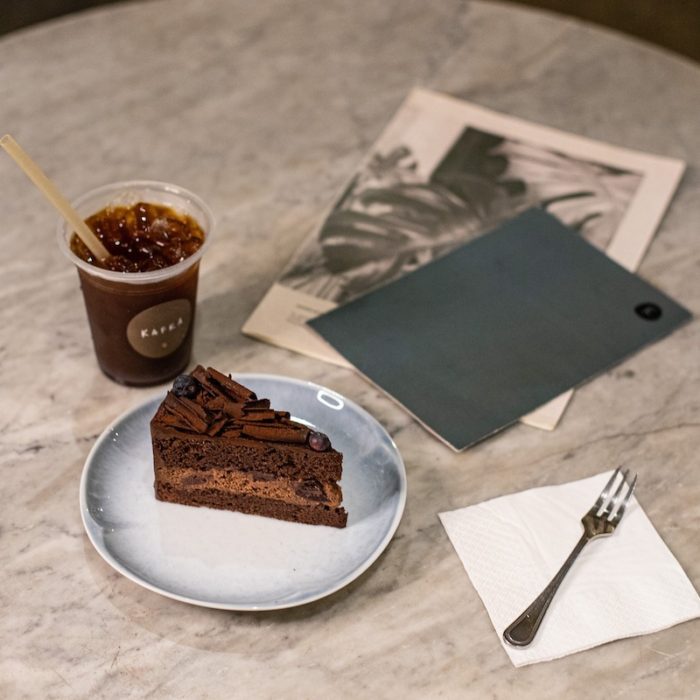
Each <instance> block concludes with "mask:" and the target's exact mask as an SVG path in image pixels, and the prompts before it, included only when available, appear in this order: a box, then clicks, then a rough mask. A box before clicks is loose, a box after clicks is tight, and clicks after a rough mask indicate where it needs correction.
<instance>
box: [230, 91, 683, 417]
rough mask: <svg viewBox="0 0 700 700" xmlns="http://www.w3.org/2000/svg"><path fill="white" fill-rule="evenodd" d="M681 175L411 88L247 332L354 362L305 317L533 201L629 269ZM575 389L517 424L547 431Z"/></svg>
mask: <svg viewBox="0 0 700 700" xmlns="http://www.w3.org/2000/svg"><path fill="white" fill-rule="evenodd" d="M683 170H684V164H683V163H682V162H681V161H679V160H675V159H671V158H664V157H659V156H654V155H649V154H646V153H642V152H639V151H632V150H629V149H624V148H618V147H616V146H611V145H609V144H605V143H601V142H599V141H594V140H591V139H588V138H584V137H581V136H576V135H573V134H568V133H565V132H563V131H559V130H557V129H552V128H550V127H545V126H540V125H537V124H533V123H531V122H527V121H525V120H522V119H519V118H516V117H511V116H507V115H504V114H500V113H498V112H494V111H492V110H489V109H486V108H483V107H479V106H477V105H474V104H470V103H468V102H465V101H463V100H458V99H456V98H453V97H449V96H447V95H443V94H440V93H436V92H432V91H429V90H425V89H415V90H413V91H412V92H411V94H410V95H409V97H408V98H407V99H406V101H405V102H404V103H403V105H402V106H401V107H400V109H399V111H398V112H397V113H396V115H395V116H394V118H393V119H392V121H391V122H390V123H389V125H388V126H387V127H386V129H385V130H384V132H383V133H382V135H381V136H380V137H379V139H378V140H377V142H376V143H375V145H374V146H373V147H372V149H371V150H370V152H369V153H368V155H367V157H366V158H365V159H364V161H363V163H362V164H361V166H360V167H359V168H358V169H357V171H356V172H355V173H354V175H353V176H352V177H351V179H350V181H349V182H348V184H347V185H346V187H345V188H344V189H343V191H342V192H341V194H340V196H339V197H338V198H337V199H336V201H335V202H334V203H333V204H332V206H331V207H330V209H329V210H328V211H327V212H326V213H325V215H323V216H322V217H320V222H319V224H318V225H317V226H316V227H315V228H314V230H313V231H312V232H311V234H310V235H309V237H308V238H307V239H306V240H305V242H304V243H303V244H302V246H301V248H300V249H299V251H298V252H297V254H296V255H295V256H294V258H293V259H292V260H291V261H290V263H289V265H288V266H287V267H286V269H285V270H284V271H283V272H282V275H281V277H280V279H279V280H278V281H277V282H276V283H275V284H274V285H273V286H272V288H271V289H270V290H269V291H268V293H267V294H266V295H265V297H264V298H263V299H262V301H261V302H260V304H259V305H258V306H257V308H256V309H255V311H254V312H253V314H252V315H251V316H250V318H249V319H248V320H247V321H246V323H245V324H244V326H243V329H242V330H243V332H244V333H245V334H247V335H249V336H252V337H254V338H257V339H260V340H263V341H266V342H268V343H272V344H274V345H279V346H282V347H285V348H288V349H291V350H295V351H297V352H300V353H303V354H306V355H310V356H312V357H316V358H318V359H321V360H325V361H327V362H333V363H335V364H338V365H342V366H347V367H349V366H350V364H349V363H348V362H347V361H346V360H345V359H344V358H343V357H342V356H341V355H339V354H338V353H337V352H336V351H335V350H334V349H333V348H331V347H330V346H329V345H328V344H326V343H325V342H324V341H323V340H322V339H321V338H320V337H319V336H317V335H316V334H315V333H314V332H313V331H312V330H311V329H310V328H309V327H308V326H306V325H305V324H306V321H307V320H309V319H311V318H314V317H316V316H319V315H320V314H323V313H325V312H327V311H330V310H331V309H334V308H336V307H337V306H339V305H342V304H344V303H346V302H348V301H351V300H352V299H355V298H356V297H358V296H360V295H362V294H365V293H366V292H368V291H370V290H372V289H375V288H377V287H379V286H381V285H384V284H387V283H388V282H391V281H393V280H396V279H398V278H400V277H402V276H403V275H405V274H407V273H408V272H411V271H412V270H415V269H417V268H419V267H421V266H422V265H425V264H426V263H429V262H431V261H432V260H435V259H437V258H438V257H440V256H442V255H444V254H445V253H448V252H449V251H451V250H453V249H455V248H456V247H458V246H460V245H462V244H463V243H466V242H467V241H469V240H472V239H473V238H475V237H477V236H479V235H481V234H483V233H486V232H487V231H489V230H491V229H492V228H494V227H496V226H497V225H499V224H500V223H503V222H504V221H506V220H508V219H511V218H513V217H514V216H516V215H517V214H519V213H521V212H523V211H525V210H526V209H529V208H530V207H532V206H540V207H542V208H544V209H546V210H547V211H548V212H549V213H550V214H553V215H554V216H556V217H557V218H558V219H560V220H561V221H562V222H563V223H565V224H567V225H568V226H571V227H573V228H574V229H576V230H577V231H579V232H580V234H581V235H582V236H583V237H584V238H585V239H586V240H587V241H588V242H590V243H591V244H593V245H595V246H597V247H598V248H600V249H602V250H604V251H605V252H606V253H607V255H608V256H609V257H610V258H612V259H613V260H615V261H616V262H617V263H619V264H620V265H622V266H623V267H625V268H627V269H628V270H630V271H634V270H636V269H637V267H638V265H639V263H640V262H641V260H642V258H643V256H644V253H645V251H646V249H647V247H648V246H649V243H650V242H651V239H652V237H653V236H654V233H655V231H656V229H657V227H658V225H659V222H660V221H661V218H662V216H663V214H664V212H665V210H666V208H667V206H668V204H669V202H670V200H671V197H672V196H673V193H674V191H675V190H676V187H677V186H678V183H679V181H680V178H681V176H682V174H683ZM572 394H573V391H569V392H566V393H565V394H562V395H561V396H559V397H557V398H556V399H553V400H552V401H550V402H549V403H547V404H545V405H544V406H541V407H540V408H539V409H537V410H536V411H534V412H533V413H530V414H528V415H527V416H524V417H523V418H522V419H521V420H522V421H523V422H524V423H527V424H528V425H532V426H534V427H538V428H542V429H547V430H552V429H554V428H555V427H556V425H557V423H558V421H559V419H560V418H561V416H562V414H563V413H564V410H565V409H566V405H567V404H568V402H569V400H570V398H571V396H572Z"/></svg>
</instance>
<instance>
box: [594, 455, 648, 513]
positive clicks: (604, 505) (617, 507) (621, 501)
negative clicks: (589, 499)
mask: <svg viewBox="0 0 700 700" xmlns="http://www.w3.org/2000/svg"><path fill="white" fill-rule="evenodd" d="M618 476H620V467H618V468H617V469H616V470H615V471H614V472H613V475H612V476H611V477H610V480H609V481H608V483H607V484H605V487H604V488H603V490H602V491H601V492H600V496H598V500H596V502H595V504H594V506H593V508H592V509H591V510H592V512H593V513H595V514H596V515H598V516H599V517H601V518H606V519H607V520H608V521H609V522H611V523H613V524H614V525H617V523H619V522H620V520H621V519H622V516H623V515H624V513H625V508H627V504H628V503H629V500H630V498H632V493H633V491H634V487H635V486H636V485H637V475H636V474H635V475H634V478H633V479H632V482H631V483H628V480H629V469H625V471H624V472H622V479H620V482H619V484H618V486H617V488H616V489H615V493H614V494H613V496H612V497H610V493H611V491H612V489H613V487H614V486H615V483H616V481H617V480H618ZM625 486H627V492H626V493H625V494H624V496H623V490H624V487H625Z"/></svg>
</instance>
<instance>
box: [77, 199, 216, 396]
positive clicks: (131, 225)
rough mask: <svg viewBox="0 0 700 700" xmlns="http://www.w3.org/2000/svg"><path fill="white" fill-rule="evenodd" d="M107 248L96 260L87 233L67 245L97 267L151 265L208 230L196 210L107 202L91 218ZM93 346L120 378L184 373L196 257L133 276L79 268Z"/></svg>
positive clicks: (157, 378) (171, 259)
mask: <svg viewBox="0 0 700 700" xmlns="http://www.w3.org/2000/svg"><path fill="white" fill-rule="evenodd" d="M86 222H87V224H88V225H89V226H90V228H92V230H93V231H94V232H95V233H96V234H97V235H98V237H99V238H100V240H101V241H102V243H103V244H104V245H105V247H106V248H107V250H108V251H109V253H110V257H109V258H108V259H107V260H106V261H102V262H100V261H97V260H96V259H94V258H93V256H92V254H91V253H90V251H89V250H88V249H87V248H86V247H85V246H84V245H83V243H82V241H81V240H80V239H79V238H78V237H77V236H76V235H75V234H73V236H72V237H71V241H70V248H71V250H72V251H73V253H75V255H77V256H78V257H80V258H81V259H83V260H85V261H86V262H88V263H90V264H92V265H95V266H97V267H102V268H107V269H109V270H114V271H120V272H136V273H138V272H149V271H151V270H158V269H161V268H164V267H170V266H171V265H175V264H177V263H179V262H181V261H182V260H184V259H185V258H187V257H189V256H190V255H192V254H193V253H194V252H195V251H196V250H197V249H198V248H199V247H200V246H201V245H202V243H203V242H204V238H205V234H204V231H203V230H202V229H201V227H200V226H199V224H198V223H197V222H196V221H195V220H194V219H192V218H191V217H189V216H187V215H184V214H181V213H178V212H176V211H174V210H173V209H171V208H169V207H166V206H162V205H158V204H147V203H144V202H139V203H138V204H135V205H133V206H131V207H109V208H106V209H103V210H102V211H100V212H98V213H97V214H94V215H93V216H91V217H90V218H88V219H86ZM78 275H79V277H80V285H81V287H82V290H83V297H84V299H85V308H86V310H87V315H88V320H89V322H90V330H91V332H92V339H93V343H94V346H95V354H96V355H97V361H98V363H99V365H100V368H101V369H102V371H103V372H104V373H105V374H106V375H107V376H108V377H110V378H111V379H114V380H115V381H117V382H120V383H122V384H131V385H142V386H146V385H150V384H158V383H160V382H164V381H167V380H169V379H172V378H173V377H174V376H176V375H178V374H180V373H181V372H182V371H183V370H184V369H185V367H186V366H187V363H188V362H189V359H190V352H191V349H192V335H193V328H194V315H195V304H196V298H197V281H198V277H199V262H196V263H194V264H193V265H192V266H191V267H189V268H188V269H187V270H185V271H183V272H182V273H180V274H179V275H176V276H175V277H170V278H168V279H165V280H160V281H157V282H152V283H150V282H149V283H145V284H144V283H140V284H133V283H128V282H126V281H124V282H122V281H120V280H112V279H104V278H101V277H98V276H96V275H91V274H89V273H88V272H87V271H85V270H82V269H80V268H78Z"/></svg>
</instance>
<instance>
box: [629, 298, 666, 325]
mask: <svg viewBox="0 0 700 700" xmlns="http://www.w3.org/2000/svg"><path fill="white" fill-rule="evenodd" d="M634 311H635V313H636V314H637V316H640V317H641V318H643V319H644V320H645V321H656V319H657V318H661V307H660V306H658V305H657V304H653V303H652V302H650V301H645V302H644V303H643V304H637V306H635V307H634Z"/></svg>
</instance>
